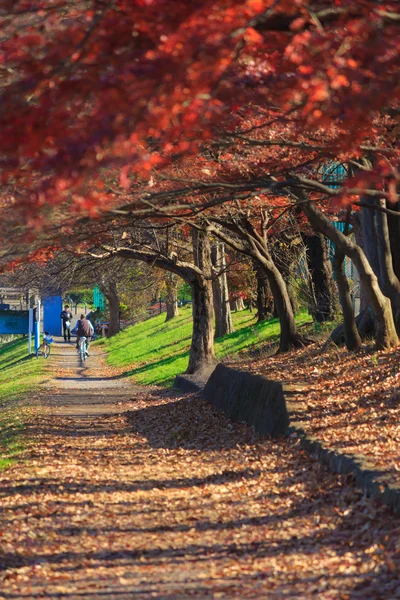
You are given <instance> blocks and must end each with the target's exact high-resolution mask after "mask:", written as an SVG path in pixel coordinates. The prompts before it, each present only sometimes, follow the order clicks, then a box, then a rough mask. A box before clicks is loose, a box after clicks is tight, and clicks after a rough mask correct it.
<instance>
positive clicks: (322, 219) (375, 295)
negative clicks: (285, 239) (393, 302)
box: [299, 194, 399, 350]
mask: <svg viewBox="0 0 400 600" xmlns="http://www.w3.org/2000/svg"><path fill="white" fill-rule="evenodd" d="M299 198H300V200H301V203H300V204H299V206H300V207H301V208H302V210H303V211H304V213H305V214H306V216H307V218H308V219H309V221H310V223H311V225H312V227H313V228H314V229H315V230H316V231H319V232H320V233H324V234H325V235H326V236H327V237H328V238H329V239H330V240H332V242H334V243H335V244H336V245H337V246H338V248H339V249H340V250H341V251H342V252H343V253H344V254H346V256H348V257H349V258H351V260H352V261H353V262H354V264H355V266H356V269H357V271H358V273H359V275H360V279H362V280H363V282H364V283H365V287H366V290H367V292H368V297H369V300H370V303H371V306H372V308H373V311H374V313H375V317H376V347H377V349H379V350H380V349H384V348H391V347H392V346H397V345H398V343H399V339H398V337H397V333H396V328H395V324H394V320H393V313H392V309H391V306H390V302H389V300H388V299H387V298H385V296H384V295H383V294H382V292H381V290H380V287H379V284H378V280H377V277H376V275H375V273H374V272H373V270H372V268H371V265H370V264H369V262H368V260H367V257H366V256H365V254H364V252H363V250H362V249H361V248H360V247H359V246H357V244H355V243H354V242H353V241H352V240H350V239H348V238H347V237H346V236H344V235H343V233H341V232H340V231H339V230H338V229H336V227H335V226H334V225H333V224H332V223H331V222H330V221H329V219H328V218H327V217H326V216H325V215H324V214H323V213H322V212H321V211H320V210H319V209H318V208H317V207H316V206H315V205H314V204H313V203H312V202H310V201H307V196H305V195H302V194H301V195H299Z"/></svg>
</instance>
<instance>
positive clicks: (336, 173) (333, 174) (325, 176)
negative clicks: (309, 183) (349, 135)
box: [322, 160, 348, 189]
mask: <svg viewBox="0 0 400 600" xmlns="http://www.w3.org/2000/svg"><path fill="white" fill-rule="evenodd" d="M347 176H348V171H347V167H346V165H344V164H342V163H340V162H338V161H335V160H332V161H330V162H329V163H327V164H325V165H323V166H322V183H325V185H327V186H328V187H330V188H332V189H337V188H340V186H341V182H342V181H344V180H345V179H346V178H347ZM331 182H332V183H331Z"/></svg>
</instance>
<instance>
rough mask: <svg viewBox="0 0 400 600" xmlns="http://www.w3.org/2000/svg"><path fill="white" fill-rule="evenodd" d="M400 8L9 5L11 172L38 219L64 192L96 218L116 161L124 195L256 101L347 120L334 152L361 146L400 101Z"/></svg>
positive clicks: (178, 2) (6, 56)
mask: <svg viewBox="0 0 400 600" xmlns="http://www.w3.org/2000/svg"><path fill="white" fill-rule="evenodd" d="M397 8H398V7H397V3H396V2H394V1H392V2H390V1H388V2H384V3H380V4H379V5H377V3H376V2H375V1H372V0H356V1H355V0H337V2H335V3H334V4H332V2H331V1H328V0H318V1H317V0H297V1H296V2H292V1H289V0H280V2H278V3H276V2H272V0H247V1H244V0H224V1H223V2H218V3H215V2H214V0H202V1H200V0H192V1H191V2H187V1H184V0H141V1H139V0H136V1H132V0H129V1H128V0H116V1H115V2H112V3H111V2H106V3H104V2H101V3H100V2H98V1H96V2H94V3H93V2H89V1H88V0H78V1H77V2H74V3H70V2H67V1H66V0H59V1H58V2H57V3H52V4H51V5H49V3H48V1H44V0H42V1H37V2H36V3H34V5H32V3H27V2H25V1H23V0H20V1H15V0H12V1H11V0H7V1H4V0H3V3H2V8H1V9H0V27H1V29H2V32H3V41H2V44H1V47H0V65H2V71H1V88H0V101H1V106H2V112H1V115H0V127H1V130H2V136H1V139H0V156H1V167H2V169H1V170H2V180H3V182H4V183H8V185H11V186H14V187H16V188H17V189H18V190H19V191H20V192H21V191H23V193H22V197H23V198H26V197H28V196H29V202H26V200H24V199H21V201H19V200H18V202H17V204H18V203H19V204H20V205H21V206H22V207H23V211H24V212H25V213H26V214H28V215H29V216H30V217H31V218H37V215H38V213H40V212H43V206H45V205H57V204H60V203H62V202H64V201H66V200H68V201H69V202H71V201H72V204H75V205H76V207H77V209H78V210H84V211H85V212H89V213H92V214H93V215H95V214H97V213H98V210H100V209H101V208H103V207H109V206H110V202H111V203H112V204H113V203H115V202H117V200H116V199H115V197H113V196H110V194H109V192H108V190H104V182H103V175H104V169H105V168H107V169H108V172H111V173H112V172H115V170H116V169H118V170H119V171H120V177H119V181H120V184H121V186H122V187H123V188H126V189H127V188H128V187H129V185H130V175H129V173H136V174H143V175H144V176H146V177H147V176H148V172H149V170H151V169H153V168H154V167H160V166H162V165H163V164H165V162H166V161H167V160H168V159H169V158H171V156H172V157H176V156H178V155H181V154H187V153H188V152H189V151H190V150H192V151H194V150H195V149H196V148H197V147H198V143H199V140H209V139H211V138H212V137H214V136H215V127H216V126H219V125H220V124H221V122H222V119H227V118H228V117H229V116H230V114H231V111H232V110H233V111H237V110H238V107H244V106H246V105H248V104H249V103H253V106H255V105H259V106H262V107H263V110H264V111H266V112H270V113H271V114H272V113H273V111H277V110H278V111H279V112H281V113H284V112H286V113H287V114H288V115H289V114H291V113H292V111H293V108H294V106H296V119H295V120H293V122H292V128H293V131H295V132H297V133H300V132H301V133H302V132H304V130H305V129H306V130H308V131H309V132H311V133H312V132H314V133H315V132H318V131H319V130H321V128H322V129H324V130H327V129H329V128H330V127H332V126H335V127H338V129H337V135H335V139H334V146H333V147H332V148H331V151H332V153H333V154H334V155H336V156H338V155H341V156H342V157H344V156H346V155H348V153H353V154H354V153H355V152H358V151H359V148H360V144H361V143H362V142H363V141H364V140H365V139H368V138H369V137H370V136H371V129H372V124H373V120H374V118H375V117H376V115H377V113H379V112H380V111H383V110H393V109H398V104H399V97H400V83H399V82H400V77H399V70H400V69H399V67H400V32H399V27H398V14H397ZM233 126H234V125H233ZM349 132H351V135H349ZM289 159H290V160H292V159H293V155H291V156H290V157H288V160H289ZM257 161H258V162H257V168H259V169H260V168H261V167H262V166H263V165H262V161H260V159H259V158H257ZM131 177H132V175H131ZM116 180H117V181H118V177H117V178H116ZM32 193H33V195H31V194H32Z"/></svg>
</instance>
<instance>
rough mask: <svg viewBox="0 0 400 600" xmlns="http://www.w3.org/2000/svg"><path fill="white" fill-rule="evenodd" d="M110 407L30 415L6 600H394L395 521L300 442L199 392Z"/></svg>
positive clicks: (11, 497)
mask: <svg viewBox="0 0 400 600" xmlns="http://www.w3.org/2000/svg"><path fill="white" fill-rule="evenodd" d="M64 374H65V375H68V373H67V372H65V373H64ZM91 393H92V392H91ZM112 401H113V402H114V403H117V402H119V403H121V413H117V414H109V415H105V416H102V417H96V416H93V415H92V416H88V417H87V418H85V419H77V418H74V417H72V416H63V415H59V414H55V413H54V411H53V410H52V408H51V407H50V406H47V407H46V397H44V398H43V402H44V406H43V408H41V409H39V408H36V409H35V410H33V413H32V417H31V420H30V422H29V425H28V430H27V434H28V435H29V437H30V439H32V440H35V443H34V444H29V445H28V446H27V449H26V451H25V453H24V455H23V456H22V459H21V460H20V462H19V463H18V464H16V465H14V466H12V467H10V468H9V469H8V470H6V471H4V472H3V473H2V475H1V479H0V506H1V512H0V548H1V554H0V567H1V571H0V573H1V575H0V579H1V583H0V598H1V599H7V600H11V599H15V600H16V599H20V598H24V599H34V598H35V599H37V598H49V599H53V598H58V597H60V598H67V599H68V600H77V599H78V598H79V599H82V597H84V598H85V599H86V598H87V599H90V600H94V599H97V598H99V599H100V598H104V597H110V598H119V599H121V600H124V599H125V598H131V597H135V598H139V599H141V598H143V599H145V598H165V599H170V600H172V599H175V598H176V599H178V598H192V597H194V598H196V597H197V598H285V597H292V598H299V599H301V598H318V599H321V600H332V599H346V598H347V599H350V598H365V599H369V598H371V599H372V598H376V599H378V598H388V599H391V598H400V544H399V541H398V540H399V533H400V516H395V515H392V514H391V513H390V512H389V510H388V509H387V508H385V507H383V506H380V505H379V504H378V503H376V502H374V501H372V500H370V499H368V498H366V497H365V496H364V495H363V494H362V493H360V492H359V491H358V490H357V489H355V487H354V485H353V483H352V480H351V478H349V477H343V476H337V475H333V474H331V473H328V472H327V470H326V469H325V468H324V467H322V466H321V465H320V464H319V463H317V462H316V461H314V460H313V459H312V458H311V457H310V456H308V455H307V454H305V453H304V452H303V451H302V450H301V449H300V447H299V445H298V442H297V441H296V440H294V439H292V438H289V439H281V440H277V441H272V440H261V439H259V438H258V437H257V436H256V435H255V433H254V431H253V430H251V429H250V428H248V427H247V426H245V425H243V424H234V423H231V422H229V421H228V420H227V419H226V418H225V417H224V415H222V414H221V413H220V412H218V411H217V410H215V409H214V408H213V407H212V406H210V405H209V404H207V403H206V402H205V401H203V400H202V399H201V398H199V397H198V396H196V395H189V396H188V395H186V396H182V395H179V394H177V393H176V392H173V391H166V390H157V389H155V388H153V389H143V390H140V389H135V390H134V393H133V394H132V393H130V394H127V392H126V391H121V395H120V396H118V395H117V396H115V395H114V396H113V398H112ZM52 402H53V403H54V400H52ZM35 411H36V413H35ZM35 414H36V416H35Z"/></svg>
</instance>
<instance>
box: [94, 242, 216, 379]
mask: <svg viewBox="0 0 400 600" xmlns="http://www.w3.org/2000/svg"><path fill="white" fill-rule="evenodd" d="M204 235H205V234H202V233H201V232H199V233H198V232H197V231H195V233H194V234H193V242H194V248H193V250H194V252H193V253H194V257H195V261H196V264H193V263H187V262H184V261H181V260H179V259H176V260H175V259H172V258H171V257H168V256H165V255H162V254H160V253H159V252H157V251H155V250H149V249H147V248H146V249H143V248H135V247H133V248H131V247H120V248H114V247H110V248H109V247H107V246H103V248H104V249H105V252H106V254H105V255H96V254H91V256H92V257H94V258H106V257H107V258H108V257H110V256H122V257H123V258H132V259H135V260H142V261H143V262H146V263H148V264H150V265H153V266H156V267H159V268H160V269H165V270H167V271H170V272H171V273H175V274H176V275H178V276H179V277H182V279H184V280H185V281H186V282H187V283H188V284H189V285H190V286H191V288H192V291H193V305H192V306H193V333H192V343H191V347H190V353H189V366H188V369H187V371H186V373H195V372H198V371H202V370H203V369H204V368H206V367H208V366H211V365H213V364H215V360H216V359H215V354H214V335H213V316H214V315H213V305H212V285H211V260H210V247H209V242H208V240H207V238H205V239H204V237H203V236H204ZM203 268H204V269H205V270H206V272H204V271H203V270H202V269H203ZM206 273H207V275H206Z"/></svg>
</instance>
